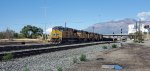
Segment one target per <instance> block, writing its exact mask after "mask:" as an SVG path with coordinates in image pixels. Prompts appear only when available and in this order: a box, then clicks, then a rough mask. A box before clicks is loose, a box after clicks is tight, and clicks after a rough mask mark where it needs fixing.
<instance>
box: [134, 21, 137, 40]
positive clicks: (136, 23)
mask: <svg viewBox="0 0 150 71" xmlns="http://www.w3.org/2000/svg"><path fill="white" fill-rule="evenodd" d="M137 23H138V22H137V21H136V25H135V29H136V32H135V40H137V29H138V27H137Z"/></svg>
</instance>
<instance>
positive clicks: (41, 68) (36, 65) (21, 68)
mask: <svg viewBox="0 0 150 71" xmlns="http://www.w3.org/2000/svg"><path fill="white" fill-rule="evenodd" d="M112 44H114V43H112ZM112 44H99V45H94V46H88V47H83V48H76V49H69V50H63V51H56V52H51V53H43V54H40V55H35V56H30V57H25V58H18V59H13V60H10V61H6V62H4V61H3V62H0V71H25V70H29V71H50V70H49V69H51V70H53V71H57V68H59V67H61V68H62V69H63V70H64V71H65V69H66V68H70V67H71V66H73V65H74V63H73V58H75V57H77V58H79V57H80V55H81V54H85V55H86V56H87V59H89V60H90V59H92V58H94V57H95V55H94V54H93V53H96V52H100V51H103V50H104V49H103V48H102V46H104V45H106V46H108V47H111V45H112ZM115 44H117V45H118V46H120V44H119V43H115ZM109 49H111V48H109Z"/></svg>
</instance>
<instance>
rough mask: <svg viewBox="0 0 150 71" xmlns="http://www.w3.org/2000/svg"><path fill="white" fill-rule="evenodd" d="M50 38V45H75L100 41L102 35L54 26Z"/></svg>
mask: <svg viewBox="0 0 150 71" xmlns="http://www.w3.org/2000/svg"><path fill="white" fill-rule="evenodd" d="M50 38H51V39H50V42H51V43H75V42H90V41H101V40H102V39H103V35H102V34H97V33H92V32H87V31H83V30H76V29H72V28H67V27H62V26H56V27H53V28H52V32H51V34H50Z"/></svg>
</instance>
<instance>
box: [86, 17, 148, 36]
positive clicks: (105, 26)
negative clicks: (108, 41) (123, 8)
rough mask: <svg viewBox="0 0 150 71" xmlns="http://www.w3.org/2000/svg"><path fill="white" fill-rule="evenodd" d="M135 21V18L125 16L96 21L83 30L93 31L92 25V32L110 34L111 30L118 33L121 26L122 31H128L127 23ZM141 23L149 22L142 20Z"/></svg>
mask: <svg viewBox="0 0 150 71" xmlns="http://www.w3.org/2000/svg"><path fill="white" fill-rule="evenodd" d="M135 23H136V20H135V19H131V18H126V19H123V20H117V21H108V22H102V23H96V24H94V25H92V26H89V27H88V28H86V29H85V31H89V32H93V26H94V27H95V28H94V32H96V33H100V34H112V33H113V32H114V33H115V34H120V31H121V28H122V31H123V33H128V25H129V24H135ZM142 23H143V24H150V22H142Z"/></svg>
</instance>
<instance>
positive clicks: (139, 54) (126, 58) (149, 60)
mask: <svg viewBox="0 0 150 71" xmlns="http://www.w3.org/2000/svg"><path fill="white" fill-rule="evenodd" d="M95 54H96V56H97V58H95V59H92V60H87V61H85V62H82V63H78V64H75V65H74V67H72V68H69V69H67V70H65V71H116V70H115V69H102V68H101V66H102V65H104V64H119V65H121V66H123V70H120V71H150V47H146V46H143V45H137V44H136V45H135V44H126V45H124V46H123V47H122V48H117V49H112V50H111V51H109V52H99V53H95Z"/></svg>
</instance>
